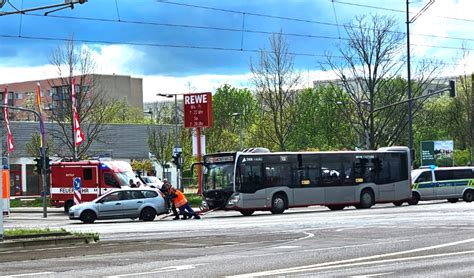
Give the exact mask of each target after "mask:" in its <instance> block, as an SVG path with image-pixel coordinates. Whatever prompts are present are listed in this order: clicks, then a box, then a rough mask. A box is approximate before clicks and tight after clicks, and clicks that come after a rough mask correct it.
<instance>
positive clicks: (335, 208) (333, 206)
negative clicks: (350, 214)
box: [328, 205, 346, 210]
mask: <svg viewBox="0 0 474 278" xmlns="http://www.w3.org/2000/svg"><path fill="white" fill-rule="evenodd" d="M345 207H346V206H344V205H329V206H328V209H330V210H343V209H344V208H345Z"/></svg>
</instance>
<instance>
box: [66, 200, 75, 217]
mask: <svg viewBox="0 0 474 278" xmlns="http://www.w3.org/2000/svg"><path fill="white" fill-rule="evenodd" d="M72 206H74V202H73V201H72V200H67V201H66V202H65V203H64V212H65V213H66V214H68V213H69V209H70V208H71V207H72Z"/></svg>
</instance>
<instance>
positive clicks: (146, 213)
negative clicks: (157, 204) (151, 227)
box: [140, 207, 156, 221]
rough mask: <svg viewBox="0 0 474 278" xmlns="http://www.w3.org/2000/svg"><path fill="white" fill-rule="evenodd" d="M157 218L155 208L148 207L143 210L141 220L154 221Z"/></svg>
mask: <svg viewBox="0 0 474 278" xmlns="http://www.w3.org/2000/svg"><path fill="white" fill-rule="evenodd" d="M155 216H156V211H155V210H154V209H153V208H150V207H147V208H144V209H143V210H142V213H141V215H140V218H141V219H142V220H143V221H153V220H154V219H155Z"/></svg>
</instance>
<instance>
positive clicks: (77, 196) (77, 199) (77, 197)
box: [73, 177, 82, 205]
mask: <svg viewBox="0 0 474 278" xmlns="http://www.w3.org/2000/svg"><path fill="white" fill-rule="evenodd" d="M73 187H74V205H77V204H80V203H81V199H82V197H81V178H78V177H75V178H74V179H73Z"/></svg>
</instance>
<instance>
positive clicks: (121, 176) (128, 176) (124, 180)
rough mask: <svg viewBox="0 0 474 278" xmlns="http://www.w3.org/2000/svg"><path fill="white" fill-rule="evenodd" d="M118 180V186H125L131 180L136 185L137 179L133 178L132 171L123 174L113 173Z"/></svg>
mask: <svg viewBox="0 0 474 278" xmlns="http://www.w3.org/2000/svg"><path fill="white" fill-rule="evenodd" d="M115 174H116V175H117V177H118V178H119V180H120V186H127V185H129V183H128V182H129V181H130V180H133V182H134V183H135V184H136V183H137V181H138V179H137V178H136V177H135V174H134V173H133V172H132V171H125V172H116V173H115Z"/></svg>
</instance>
